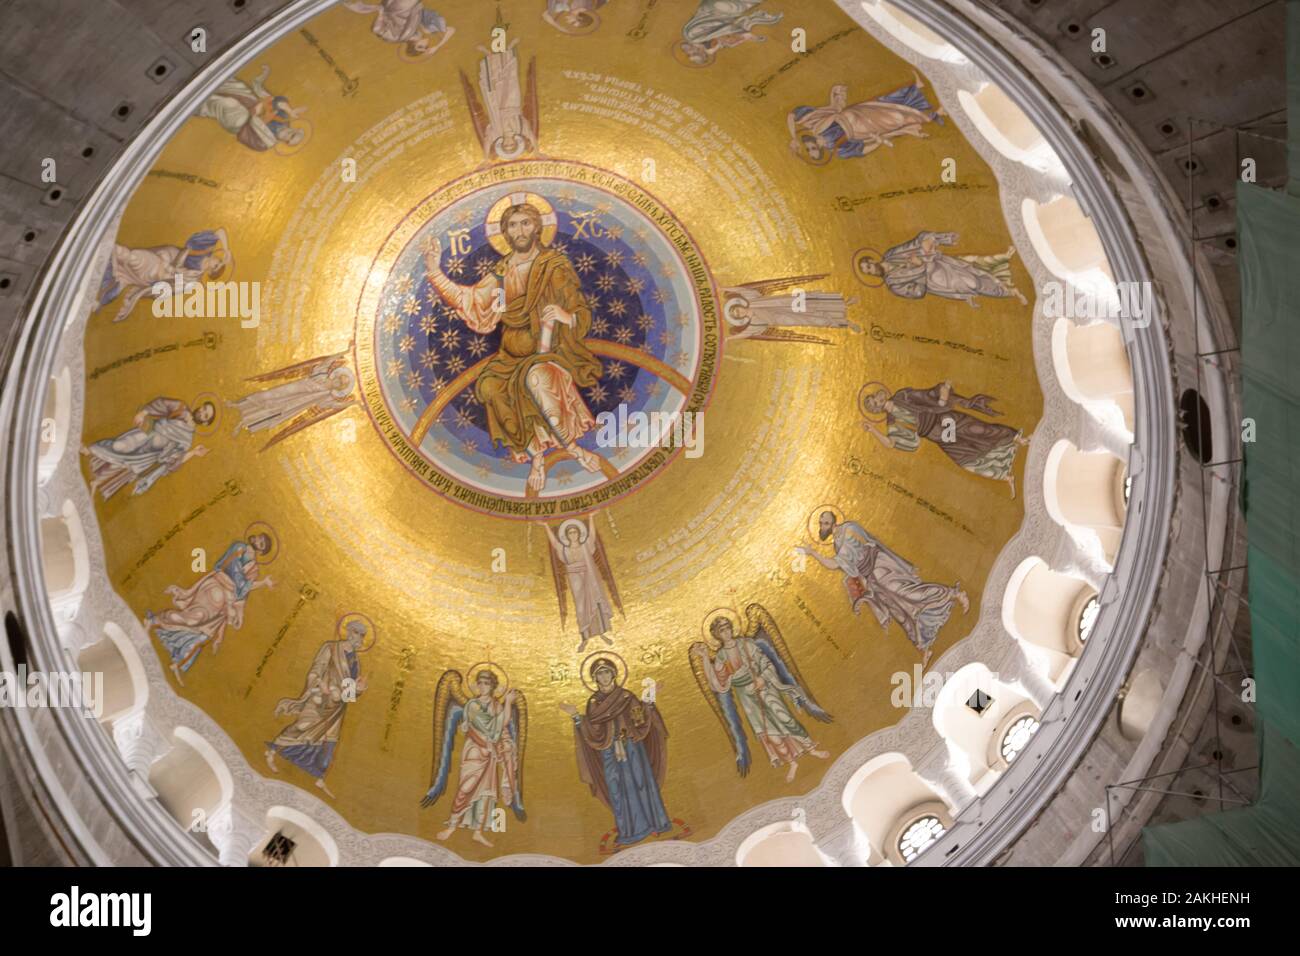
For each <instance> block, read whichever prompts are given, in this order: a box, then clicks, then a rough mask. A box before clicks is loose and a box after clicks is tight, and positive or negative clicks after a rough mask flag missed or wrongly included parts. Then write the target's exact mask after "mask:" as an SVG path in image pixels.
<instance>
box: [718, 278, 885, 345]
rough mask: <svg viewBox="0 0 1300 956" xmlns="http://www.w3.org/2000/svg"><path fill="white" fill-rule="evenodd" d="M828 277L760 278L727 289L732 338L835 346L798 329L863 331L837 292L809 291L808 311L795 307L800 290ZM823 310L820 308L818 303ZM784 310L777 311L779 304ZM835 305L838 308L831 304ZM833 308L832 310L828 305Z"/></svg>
mask: <svg viewBox="0 0 1300 956" xmlns="http://www.w3.org/2000/svg"><path fill="white" fill-rule="evenodd" d="M826 278H828V276H827V275H826V274H825V273H823V274H821V275H806V276H786V277H784V278H780V279H760V280H758V281H756V282H745V283H742V284H741V285H734V286H727V287H726V288H724V289H723V305H722V314H723V316H724V317H725V318H726V321H727V326H728V333H727V337H728V338H730V339H754V340H756V341H760V342H807V343H813V344H817V345H830V344H832V343H831V341H830V340H829V339H826V338H823V337H821V336H819V335H812V334H810V333H808V332H795V331H793V329H795V328H845V329H853V330H854V331H860V329H859V327H858V326H857V324H856V323H854V322H850V321H849V320H848V318H847V316H846V309H847V306H848V305H849V304H852V303H853V302H856V301H857V300H856V299H853V300H849V301H848V302H845V300H844V297H843V296H841V295H839V294H837V293H825V292H820V293H819V292H805V299H806V301H805V308H804V309H802V310H796V309H795V308H793V307H792V303H793V296H794V294H795V291H796V290H801V289H803V288H804V286H807V285H811V284H812V283H814V282H820V281H821V280H822V279H826ZM819 299H820V300H821V304H822V307H821V308H818V307H817V305H818V303H817V300H819ZM778 303H779V305H780V308H773V307H772V306H773V305H776V304H778ZM831 303H834V305H831ZM828 305H829V306H830V307H829V308H828V307H827V306H828Z"/></svg>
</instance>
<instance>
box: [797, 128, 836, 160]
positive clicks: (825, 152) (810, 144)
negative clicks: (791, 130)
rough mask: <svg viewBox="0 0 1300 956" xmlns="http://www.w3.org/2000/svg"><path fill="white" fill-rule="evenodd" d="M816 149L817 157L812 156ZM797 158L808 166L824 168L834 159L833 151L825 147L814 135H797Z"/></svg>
mask: <svg viewBox="0 0 1300 956" xmlns="http://www.w3.org/2000/svg"><path fill="white" fill-rule="evenodd" d="M814 148H816V150H817V155H814V154H813V149H814ZM799 158H800V159H802V160H803V161H804V162H805V163H808V164H809V165H810V166H825V165H826V164H827V163H829V162H830V161H831V160H832V159H834V158H835V151H834V150H832V149H829V148H827V147H826V145H825V144H824V143H822V141H821V140H820V139H818V138H817V134H816V133H807V132H804V133H800V134H799Z"/></svg>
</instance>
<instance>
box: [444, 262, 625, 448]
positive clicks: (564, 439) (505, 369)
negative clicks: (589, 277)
mask: <svg viewBox="0 0 1300 956" xmlns="http://www.w3.org/2000/svg"><path fill="white" fill-rule="evenodd" d="M439 279H440V280H441V281H439ZM434 284H435V286H436V287H437V289H438V292H439V293H440V294H441V295H442V297H443V299H444V300H445V301H446V302H447V303H448V304H449V305H451V306H453V307H454V308H455V309H456V310H457V311H458V312H459V313H460V315H461V317H462V318H463V319H464V320H465V323H466V324H467V325H468V326H469V327H470V328H471V329H473V330H474V331H475V332H479V333H487V332H491V331H492V330H493V329H495V328H496V327H497V326H498V325H500V326H501V348H500V350H499V351H498V352H497V354H496V355H494V356H493V357H492V359H491V360H490V361H489V362H488V364H487V366H486V367H485V368H484V369H483V371H482V372H480V373H479V376H478V379H477V381H476V382H475V383H474V395H475V397H476V398H477V399H478V400H479V401H480V402H481V403H482V405H483V408H484V410H485V411H486V413H487V421H488V433H489V435H490V436H491V438H492V441H493V443H494V444H496V445H498V446H499V445H505V446H506V447H507V448H508V449H510V452H511V454H512V455H513V456H514V457H515V458H516V459H517V460H523V459H525V458H526V457H529V456H532V455H535V454H537V453H539V452H540V451H544V450H546V449H548V448H556V447H563V446H564V445H567V444H570V443H572V442H574V441H576V440H577V439H578V438H579V437H581V436H582V435H584V434H586V432H587V431H589V430H590V429H591V428H593V427H595V424H596V420H595V418H594V416H593V415H592V414H591V411H590V410H589V409H588V408H587V405H586V402H584V401H583V399H582V396H581V395H580V394H579V393H578V389H579V388H587V387H589V386H591V385H594V384H595V383H596V382H597V381H598V380H599V379H600V377H601V373H602V369H601V365H600V361H599V360H598V359H597V358H596V357H595V356H594V355H593V354H592V353H591V351H590V350H589V349H588V348H587V346H586V345H585V344H584V341H583V340H584V338H585V337H586V335H587V333H588V331H590V329H591V307H590V306H589V305H588V304H587V300H586V297H585V296H584V295H583V293H582V286H581V283H580V282H579V280H578V274H577V272H575V271H574V268H573V266H572V264H571V263H570V262H569V260H568V259H567V258H566V257H565V256H564V254H563V253H560V252H557V251H556V250H554V249H542V250H541V251H540V252H539V253H538V254H537V255H536V256H535V257H534V258H532V259H531V260H528V259H521V258H520V257H518V256H516V255H511V256H507V257H506V258H504V259H502V260H501V261H500V262H499V263H498V264H497V266H496V268H495V269H494V270H493V271H491V272H489V273H488V274H487V275H485V276H484V277H483V278H482V279H481V280H480V281H479V282H478V283H477V284H476V285H474V286H473V287H470V288H466V287H464V286H461V285H459V284H457V283H454V282H452V281H451V280H449V279H446V278H444V277H438V279H435V280H434ZM498 289H504V290H505V308H504V309H498V308H497V307H496V306H497V290H498ZM548 305H558V306H559V307H560V308H562V309H564V310H565V311H566V312H568V313H569V314H571V315H572V316H573V325H572V326H569V325H565V324H563V323H556V324H555V326H554V328H553V329H552V331H551V339H550V344H549V349H548V350H547V351H545V352H543V351H541V348H542V345H543V334H542V310H543V309H545V308H546V306H548ZM530 373H531V380H530ZM544 409H550V410H551V413H552V416H553V418H554V421H553V422H549V423H548V421H547V415H546V413H545V411H544Z"/></svg>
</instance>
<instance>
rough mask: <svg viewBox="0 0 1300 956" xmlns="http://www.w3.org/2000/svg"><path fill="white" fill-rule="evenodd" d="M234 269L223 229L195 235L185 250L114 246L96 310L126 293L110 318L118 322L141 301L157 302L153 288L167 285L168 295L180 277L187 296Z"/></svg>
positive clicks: (228, 243)
mask: <svg viewBox="0 0 1300 956" xmlns="http://www.w3.org/2000/svg"><path fill="white" fill-rule="evenodd" d="M233 265H234V259H233V258H232V257H231V255H230V241H229V239H227V238H226V230H224V229H216V230H204V231H203V232H196V233H195V234H194V235H192V236H190V237H189V238H188V239H187V240H185V245H184V247H180V246H150V247H149V248H147V249H130V248H127V247H126V246H124V245H122V244H120V243H117V244H114V246H113V254H112V257H111V258H110V259H109V261H108V265H107V266H106V267H105V268H104V278H103V279H102V280H101V281H100V283H99V306H98V307H99V308H101V309H102V308H103V307H104V306H106V305H108V304H109V303H110V302H112V301H113V300H114V299H116V298H117V297H118V296H119V295H121V294H122V293H123V292H125V293H126V296H125V297H124V298H123V299H122V306H121V308H119V309H118V310H117V315H115V316H113V321H114V322H121V321H122V320H123V319H125V318H126V317H127V316H129V315H130V314H131V310H132V309H133V308H135V304H136V303H137V302H139V301H140V300H141V299H142V298H149V299H154V298H157V294H156V290H155V288H154V287H155V286H156V285H159V284H161V283H166V284H167V287H168V292H167V293H166V294H167V295H171V294H172V291H173V290H174V289H175V286H176V277H177V276H180V280H181V289H182V290H183V291H184V292H188V291H189V289H190V287H191V286H193V285H194V284H195V283H199V282H203V281H205V280H207V279H219V278H221V276H222V274H223V273H224V272H225V271H226V269H227V268H228V267H232V266H233Z"/></svg>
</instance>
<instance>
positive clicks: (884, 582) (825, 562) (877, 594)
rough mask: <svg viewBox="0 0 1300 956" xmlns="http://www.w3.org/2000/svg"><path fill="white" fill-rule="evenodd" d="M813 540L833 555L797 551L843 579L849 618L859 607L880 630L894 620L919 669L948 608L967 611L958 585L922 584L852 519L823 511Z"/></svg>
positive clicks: (912, 569) (927, 660) (913, 571)
mask: <svg viewBox="0 0 1300 956" xmlns="http://www.w3.org/2000/svg"><path fill="white" fill-rule="evenodd" d="M817 536H818V538H820V539H821V540H822V541H825V540H827V539H828V538H829V539H831V541H832V543H833V544H834V546H835V557H833V558H830V557H827V556H826V555H824V554H818V553H817V552H816V551H813V550H812V549H811V548H802V547H801V548H797V549H796V550H797V551H800V552H802V553H803V554H806V555H808V556H809V557H812V558H814V559H816V560H817V562H818V563H819V564H821V565H822V566H823V567H825V568H828V569H829V570H831V571H839V572H840V573H841V574H843V575H844V589H845V591H847V592H848V596H849V603H850V604H851V606H852V608H853V613H854V614H859V613H861V611H862V606H863V605H864V604H865V605H866V606H867V607H869V608H871V611H872V613H873V614H875V616H876V620H877V621H878V622H879V623H880V626H881V628H883V629H885V630H886V631H887V630H888V629H889V622H890V621H891V620H894V621H897V622H898V624H899V626H900V627H902V629H903V633H904V634H905V635H906V636H907V639H908V640H909V641H911V643H912V645H913V646H914V647H915V648H916V649H917V650H918V651H920V652H921V666H922V667H925V666H926V665H927V664H929V663H930V656H931V655H932V654H933V653H934V651H933V644H934V640H935V638H936V637H938V636H939V629H940V628H942V627H943V626H944V624H946V623H948V618H949V616H950V615H951V614H952V609H953V605H955V604H960V605H961V606H962V610H963V611H968V610H970V598H969V597H967V595H966V592H965V590H963V589H962V586H961V582H960V581H958V582H957V583H955V584H953V585H952V587H949V586H947V585H946V584H934V583H932V582H929V581H922V580H921V576H920V574H919V573H918V572H917V570H916V568H915V566H913V565H912V564H911V563H910V562H908V561H906V560H904V559H903V558H901V557H899V556H898V555H897V554H895V553H894V552H893V551H891V550H890V549H889V548H887V547H885V546H884V544H882V543H881V542H880V541H879V540H878V539H876V538H875V537H873V536H872V535H871V534H869V533H868V532H867V530H866V529H865V528H863V527H862V525H860V524H858V523H857V522H856V521H839V520H837V519H836V517H835V514H834V512H831V511H823V512H822V513H821V515H819V516H818V519H817Z"/></svg>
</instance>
